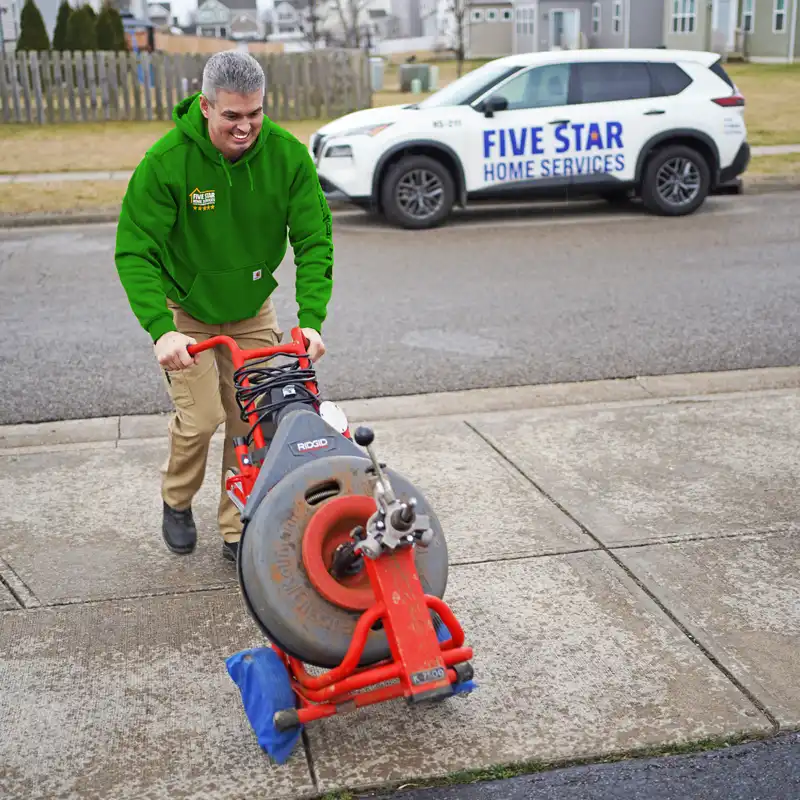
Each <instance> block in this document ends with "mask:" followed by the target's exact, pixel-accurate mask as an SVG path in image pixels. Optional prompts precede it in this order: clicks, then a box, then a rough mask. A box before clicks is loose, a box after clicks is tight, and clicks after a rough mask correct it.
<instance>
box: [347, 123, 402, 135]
mask: <svg viewBox="0 0 800 800" xmlns="http://www.w3.org/2000/svg"><path fill="white" fill-rule="evenodd" d="M392 125H394V122H386V123H383V124H381V125H364V126H363V127H361V128H352V129H351V130H349V131H343V132H342V133H337V134H335V136H337V137H339V136H377V135H378V134H379V133H380V132H381V131H385V130H386V129H387V128H389V127H391V126H392Z"/></svg>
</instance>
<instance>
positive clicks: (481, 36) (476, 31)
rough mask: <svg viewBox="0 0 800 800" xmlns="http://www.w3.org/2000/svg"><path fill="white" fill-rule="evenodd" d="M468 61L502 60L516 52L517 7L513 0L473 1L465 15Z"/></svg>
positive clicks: (465, 41) (465, 42) (465, 44)
mask: <svg viewBox="0 0 800 800" xmlns="http://www.w3.org/2000/svg"><path fill="white" fill-rule="evenodd" d="M464 27H465V30H464V49H465V50H466V55H467V58H499V57H501V56H507V55H510V54H511V53H514V52H518V51H516V50H515V49H514V4H513V2H511V0H505V2H503V0H500V2H498V0H470V2H469V3H468V7H467V9H466V14H465V16H464Z"/></svg>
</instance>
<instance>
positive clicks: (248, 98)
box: [200, 91, 264, 161]
mask: <svg viewBox="0 0 800 800" xmlns="http://www.w3.org/2000/svg"><path fill="white" fill-rule="evenodd" d="M200 109H201V110H202V112H203V116H204V117H205V118H206V119H207V120H208V135H209V138H210V139H211V143H212V144H213V145H214V147H216V148H217V150H219V151H220V152H221V153H222V155H223V156H225V158H227V159H229V160H231V161H235V160H236V159H237V158H239V157H240V156H242V155H243V154H244V153H245V152H246V151H247V149H248V148H249V147H250V146H251V145H252V144H253V142H255V140H256V138H257V137H258V134H259V131H260V130H261V126H262V125H263V124H264V95H263V93H262V92H260V91H259V92H252V93H251V94H235V93H233V92H226V91H218V92H217V93H216V99H215V102H214V104H213V105H211V103H209V102H208V100H207V98H206V97H205V96H202V97H201V98H200Z"/></svg>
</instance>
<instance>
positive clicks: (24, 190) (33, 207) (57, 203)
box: [0, 181, 128, 214]
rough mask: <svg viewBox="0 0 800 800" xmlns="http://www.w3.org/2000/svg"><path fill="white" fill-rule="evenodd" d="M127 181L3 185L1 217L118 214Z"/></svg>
mask: <svg viewBox="0 0 800 800" xmlns="http://www.w3.org/2000/svg"><path fill="white" fill-rule="evenodd" d="M127 185H128V183H127V181H53V182H52V183H18V184H8V183H4V184H0V214H44V213H49V212H64V211H66V212H80V211H83V212H88V211H106V210H109V209H111V210H116V209H117V208H118V207H119V205H120V203H121V202H122V197H123V195H124V194H125V189H126V188H127Z"/></svg>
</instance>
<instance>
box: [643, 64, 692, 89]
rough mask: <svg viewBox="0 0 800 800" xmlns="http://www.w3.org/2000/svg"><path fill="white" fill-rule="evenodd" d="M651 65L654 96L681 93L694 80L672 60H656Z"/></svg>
mask: <svg viewBox="0 0 800 800" xmlns="http://www.w3.org/2000/svg"><path fill="white" fill-rule="evenodd" d="M649 66H650V77H651V78H652V79H653V97H672V96H673V95H676V94H680V93H681V92H682V91H683V90H684V89H685V88H686V87H687V86H689V85H690V84H691V82H692V79H691V78H690V77H689V76H688V75H687V74H686V73H685V72H684V71H683V70H682V69H681V68H680V67H679V66H678V65H677V64H673V63H672V62H670V61H663V62H662V61H654V62H651V63H650V65H649Z"/></svg>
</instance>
